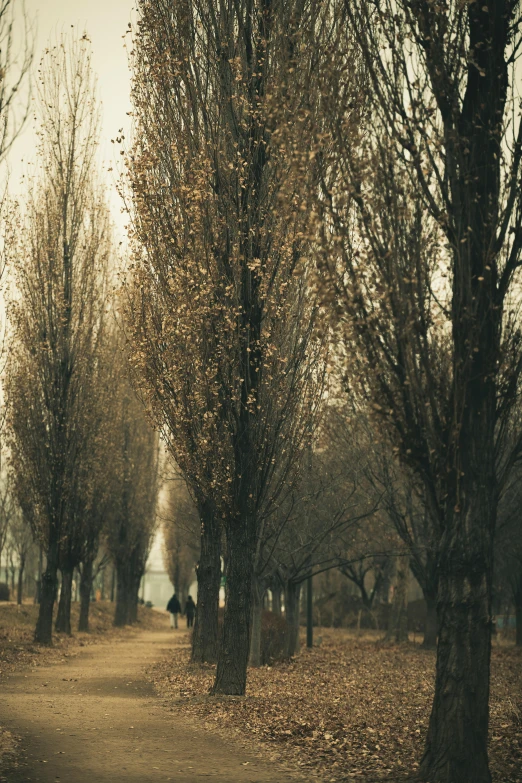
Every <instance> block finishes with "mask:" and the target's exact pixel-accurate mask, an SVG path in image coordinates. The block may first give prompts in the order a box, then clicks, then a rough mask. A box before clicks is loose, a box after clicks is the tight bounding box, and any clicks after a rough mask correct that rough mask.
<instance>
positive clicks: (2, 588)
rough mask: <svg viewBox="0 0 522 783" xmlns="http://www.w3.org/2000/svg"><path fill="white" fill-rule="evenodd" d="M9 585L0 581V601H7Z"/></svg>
mask: <svg viewBox="0 0 522 783" xmlns="http://www.w3.org/2000/svg"><path fill="white" fill-rule="evenodd" d="M9 595H10V593H9V585H7V584H6V583H5V582H0V601H9Z"/></svg>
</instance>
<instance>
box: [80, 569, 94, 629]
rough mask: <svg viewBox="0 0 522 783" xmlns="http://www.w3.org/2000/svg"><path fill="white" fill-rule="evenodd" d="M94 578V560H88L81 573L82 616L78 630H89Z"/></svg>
mask: <svg viewBox="0 0 522 783" xmlns="http://www.w3.org/2000/svg"><path fill="white" fill-rule="evenodd" d="M92 579H93V561H92V560H87V561H85V562H84V563H83V565H82V570H81V574H80V617H79V619H78V630H79V631H88V630H89V609H90V606H91V590H92Z"/></svg>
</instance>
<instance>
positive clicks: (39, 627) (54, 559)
mask: <svg viewBox="0 0 522 783" xmlns="http://www.w3.org/2000/svg"><path fill="white" fill-rule="evenodd" d="M57 583H58V543H57V542H54V541H50V542H49V546H48V550H47V564H46V567H45V571H44V572H43V574H42V584H41V587H40V605H39V610H38V620H37V622H36V628H35V632H34V640H35V642H37V643H38V644H47V645H50V644H52V643H53V610H54V602H55V600H56V589H57V586H58V585H57Z"/></svg>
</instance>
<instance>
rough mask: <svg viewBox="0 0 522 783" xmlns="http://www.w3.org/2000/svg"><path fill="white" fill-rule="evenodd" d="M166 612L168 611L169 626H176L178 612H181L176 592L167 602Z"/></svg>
mask: <svg viewBox="0 0 522 783" xmlns="http://www.w3.org/2000/svg"><path fill="white" fill-rule="evenodd" d="M167 612H170V627H171V628H177V627H178V614H179V613H180V612H181V604H180V602H179V601H178V596H177V595H176V593H174V595H173V596H172V598H171V599H170V601H169V602H168V604H167Z"/></svg>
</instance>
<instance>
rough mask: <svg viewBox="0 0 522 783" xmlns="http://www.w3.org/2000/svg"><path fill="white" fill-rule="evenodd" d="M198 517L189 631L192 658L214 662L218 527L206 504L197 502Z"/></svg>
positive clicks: (203, 661) (202, 661) (218, 563)
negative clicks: (194, 596) (198, 547)
mask: <svg viewBox="0 0 522 783" xmlns="http://www.w3.org/2000/svg"><path fill="white" fill-rule="evenodd" d="M200 517H201V554H200V559H199V564H198V567H197V579H198V602H197V608H196V619H195V623H194V631H193V633H192V660H193V661H194V662H196V663H215V662H216V661H217V655H218V609H219V587H220V581H221V527H220V525H219V522H218V521H217V520H216V518H215V514H214V513H213V512H212V510H210V509H209V508H208V506H205V505H203V504H201V505H200Z"/></svg>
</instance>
